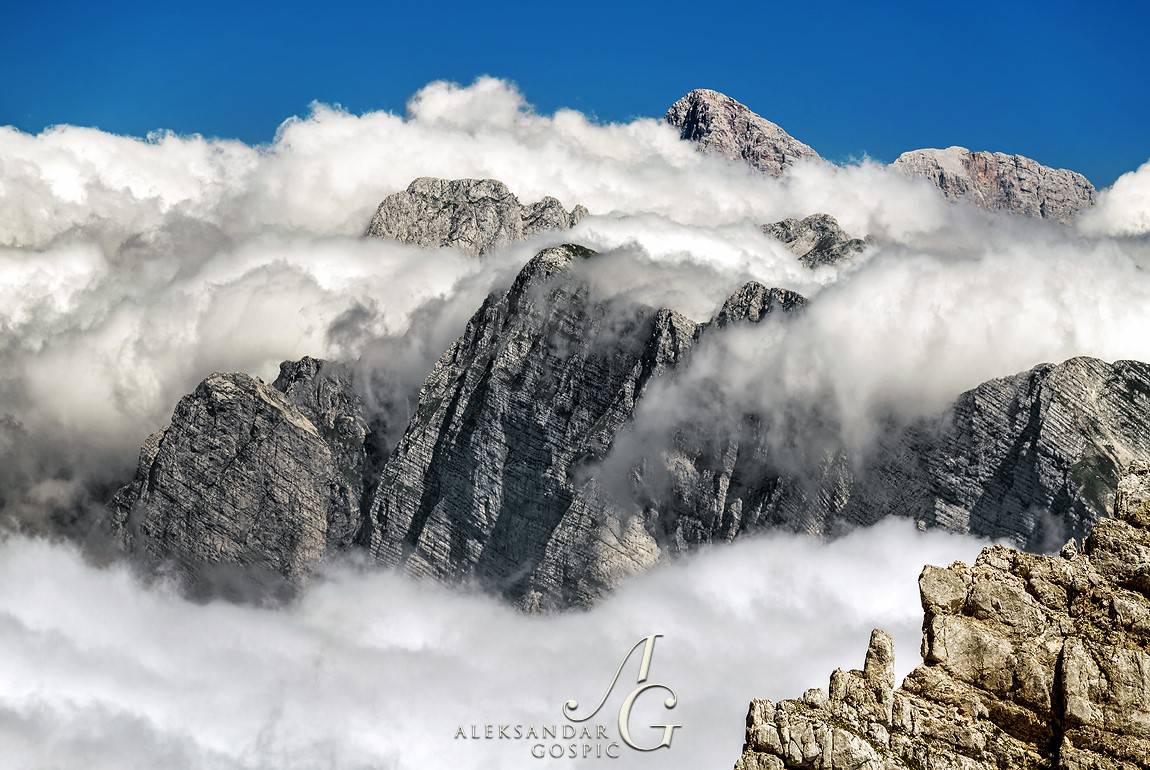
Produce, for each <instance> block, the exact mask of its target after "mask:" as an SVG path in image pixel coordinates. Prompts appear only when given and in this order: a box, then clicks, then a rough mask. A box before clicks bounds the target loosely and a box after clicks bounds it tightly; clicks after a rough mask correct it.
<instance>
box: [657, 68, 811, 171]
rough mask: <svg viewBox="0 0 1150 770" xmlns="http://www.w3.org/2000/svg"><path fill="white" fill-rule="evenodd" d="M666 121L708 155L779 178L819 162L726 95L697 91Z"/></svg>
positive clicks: (678, 104) (804, 147)
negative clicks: (796, 167) (789, 170)
mask: <svg viewBox="0 0 1150 770" xmlns="http://www.w3.org/2000/svg"><path fill="white" fill-rule="evenodd" d="M663 119H664V120H665V121H666V122H667V123H669V124H670V125H672V126H674V127H675V128H677V129H679V136H680V137H682V138H683V139H686V140H689V141H692V142H695V143H696V144H697V145H698V146H699V149H701V150H703V151H704V152H710V153H714V154H716V155H721V156H723V157H725V158H730V159H731V160H743V161H745V162H746V163H747V164H748V165H750V166H752V167H753V168H756V169H758V170H759V171H763V172H765V173H767V174H770V175H771V176H779V175H781V174H782V173H783V171H785V170H786V169H787V168H788V167H790V166H792V165H794V164H795V163H796V162H798V161H799V160H802V159H815V160H818V159H819V155H818V153H817V152H815V151H814V150H813V149H811V148H810V147H808V146H807V145H805V144H803V143H802V142H800V141H799V140H798V139H795V138H794V137H793V136H791V135H790V134H788V133H787V132H786V131H784V130H783V129H782V128H780V127H779V126H777V125H776V124H774V123H772V122H771V121H769V120H767V119H766V118H764V117H761V116H759V115H756V114H755V113H754V112H752V111H751V109H750V108H749V107H747V106H746V105H744V104H740V103H739V102H737V101H735V100H734V99H732V98H731V97H729V96H727V95H726V94H721V93H719V92H718V91H712V90H710V89H707V88H696V89H695V90H694V91H691V92H690V93H688V94H686V95H685V96H683V97H682V98H681V99H679V100H678V101H677V102H675V103H674V104H672V105H671V107H670V109H668V110H667V114H666V115H665V116H664V117H663Z"/></svg>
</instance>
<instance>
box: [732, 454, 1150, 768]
mask: <svg viewBox="0 0 1150 770" xmlns="http://www.w3.org/2000/svg"><path fill="white" fill-rule="evenodd" d="M1147 565H1150V465H1146V464H1144V463H1139V464H1135V465H1134V466H1133V467H1132V469H1131V472H1130V473H1129V474H1128V475H1127V476H1126V477H1125V478H1123V480H1122V482H1121V483H1120V484H1119V487H1118V495H1117V498H1116V503H1115V511H1114V516H1113V517H1112V518H1107V519H1103V520H1101V521H1099V522H1098V524H1097V526H1096V527H1095V528H1094V531H1093V532H1092V533H1091V534H1090V536H1089V537H1088V538H1087V539H1086V540H1085V542H1084V543H1083V546H1082V549H1081V550H1079V548H1078V547H1077V546H1076V544H1075V542H1074V541H1071V542H1070V543H1068V544H1067V545H1066V546H1065V547H1064V548H1063V549H1062V551H1061V553H1060V554H1059V555H1057V556H1038V555H1032V554H1026V553H1021V552H1018V551H1014V550H1011V549H1009V548H1005V547H1002V546H994V547H991V548H987V549H985V550H984V551H983V552H982V554H981V555H980V556H979V557H978V559H977V560H976V561H975V563H974V565H973V566H967V565H965V564H962V563H957V562H956V563H955V564H952V565H950V566H949V567H943V568H939V567H926V568H925V569H924V570H923V572H922V575H921V577H920V578H919V590H920V594H921V597H922V606H923V610H924V613H925V619H924V622H923V641H922V655H923V662H922V665H921V666H919V667H918V668H916V669H915V670H914V671H913V672H912V673H911V674H910V675H909V676H908V677H907V678H906V680H905V681H904V682H903V683H902V685H901V686H900V687H897V688H896V687H895V679H894V668H893V664H894V649H893V644H892V642H891V639H890V637H889V636H888V635H887V634H886V633H885V632H883V631H879V630H876V631H875V632H874V634H873V635H872V637H871V641H870V646H869V648H868V650H867V653H866V660H865V664H864V666H863V670H862V671H843V670H841V669H839V670H837V671H835V672H834V674H832V675H831V680H830V687H829V689H828V691H827V692H824V691H822V690H817V689H816V690H810V691H808V692H807V693H806V694H805V695H803V697H802V698H801V699H799V700H786V701H782V702H780V703H772V702H771V701H768V700H756V701H754V702H753V703H752V704H751V707H750V712H749V714H748V716H747V734H746V743H745V744H744V747H743V755H742V757H741V758H740V759H739V761H738V763H737V764H736V770H785V769H787V768H795V769H796V770H798V768H803V769H804V770H807V769H810V768H814V769H817V770H840V769H842V770H846V768H851V770H858V769H859V768H864V769H865V770H893V769H894V768H906V767H929V768H934V769H935V770H982V769H983V768H985V769H986V770H991V769H995V770H997V769H998V768H1020V769H1022V770H1026V769H1028V768H1034V769H1035V770H1037V769H1038V768H1044V769H1045V768H1064V769H1065V770H1119V768H1123V769H1127V768H1144V767H1147V766H1150V730H1147V727H1146V725H1147V724H1148V723H1150V676H1148V675H1147V671H1148V670H1150V599H1148V589H1150V581H1148V580H1147Z"/></svg>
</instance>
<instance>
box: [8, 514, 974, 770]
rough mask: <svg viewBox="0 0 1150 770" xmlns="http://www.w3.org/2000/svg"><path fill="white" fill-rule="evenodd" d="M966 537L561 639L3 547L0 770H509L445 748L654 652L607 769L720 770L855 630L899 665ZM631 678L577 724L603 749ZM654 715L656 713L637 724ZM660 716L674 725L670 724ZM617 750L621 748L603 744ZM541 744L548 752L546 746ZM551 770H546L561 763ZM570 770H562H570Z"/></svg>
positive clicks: (335, 587)
mask: <svg viewBox="0 0 1150 770" xmlns="http://www.w3.org/2000/svg"><path fill="white" fill-rule="evenodd" d="M978 546H979V544H978V543H977V542H975V541H973V540H971V539H969V538H964V537H959V536H956V535H946V534H942V533H920V532H917V531H915V530H914V528H913V526H911V525H909V523H908V522H888V523H886V524H883V525H881V526H879V527H876V528H873V529H871V530H867V531H860V532H857V533H854V534H852V535H849V536H847V537H845V538H842V539H840V540H838V541H836V542H834V543H832V544H830V545H821V544H818V543H816V542H814V541H812V540H810V539H807V538H802V537H798V536H787V535H780V534H776V535H771V536H767V537H763V538H760V539H752V540H749V541H746V542H741V543H739V544H736V545H733V546H730V547H725V548H722V549H715V550H712V551H708V552H705V553H702V554H699V555H697V556H695V557H692V558H690V559H688V560H685V561H683V562H680V563H678V564H675V565H673V566H669V567H665V568H662V569H658V570H656V571H654V572H652V573H649V574H647V575H645V576H642V577H640V578H637V579H636V580H634V581H633V582H631V583H630V584H628V585H627V586H626V587H625V588H624V589H622V590H621V591H620V592H619V593H618V594H616V595H615V596H613V597H612V598H610V599H609V600H607V601H606V602H604V603H603V604H602V605H601V606H599V607H597V608H596V609H594V610H592V611H589V612H586V613H573V614H569V615H565V616H561V617H555V618H537V617H528V616H524V615H521V614H519V613H517V612H515V611H514V610H511V609H510V608H508V607H506V606H503V605H500V604H498V603H496V602H495V601H494V600H492V599H489V598H485V597H480V596H472V595H467V594H461V593H458V592H453V591H450V590H448V589H444V588H439V587H435V586H431V585H428V584H419V583H414V582H411V581H410V580H408V579H404V578H401V577H398V576H396V575H392V574H386V573H382V574H381V573H378V572H366V573H364V572H357V571H354V570H350V569H345V570H341V571H336V572H333V573H331V574H329V575H328V576H327V577H326V578H325V579H324V580H322V581H321V582H319V583H318V584H316V585H314V586H313V587H312V588H311V589H309V590H308V591H307V592H306V593H304V594H303V596H301V597H300V599H299V601H298V603H297V604H296V605H294V606H292V607H289V608H286V609H280V610H269V609H258V608H253V607H243V606H236V605H230V604H226V603H222V602H215V603H210V604H206V605H196V604H191V603H189V602H187V601H185V600H183V599H181V598H179V597H178V596H177V595H175V594H174V593H173V592H171V591H170V590H168V589H167V588H165V587H163V586H154V587H152V588H146V587H143V586H141V585H140V584H139V583H138V582H137V581H136V580H135V579H134V578H133V577H132V576H131V575H130V574H129V572H128V571H127V570H126V569H125V568H123V567H121V566H116V567H110V568H103V569H99V568H95V567H92V566H90V565H88V564H86V563H85V562H84V561H83V559H82V558H81V557H80V556H79V555H78V553H77V552H76V550H75V549H74V548H72V547H69V546H63V545H52V544H49V543H48V542H46V541H43V540H30V539H25V538H19V537H9V538H7V539H5V540H4V541H3V542H2V543H0V681H3V682H4V683H5V684H4V687H3V688H2V689H0V743H3V745H4V746H5V751H4V754H3V756H0V767H12V768H17V767H19V768H28V767H74V766H76V765H77V764H78V763H79V762H80V759H79V758H80V757H83V760H82V762H83V766H84V767H88V768H92V769H93V770H99V769H101V768H107V769H108V770H112V769H113V768H114V769H115V770H125V769H126V768H153V767H169V768H189V769H191V768H195V769H196V770H202V769H204V768H219V769H220V770H224V769H227V770H231V769H233V768H236V769H238V768H276V770H292V769H295V768H309V769H310V768H319V767H327V768H380V767H384V768H397V769H400V768H411V769H412V770H415V769H416V768H427V767H456V768H519V767H531V766H536V765H537V764H538V762H539V760H537V759H533V758H532V757H531V755H530V751H531V747H532V745H534V744H533V742H506V741H505V742H500V741H491V742H484V741H476V742H468V741H460V740H456V739H455V738H454V736H455V732H456V729H457V727H458V726H460V725H467V726H470V725H471V724H473V723H477V724H484V723H487V722H491V723H496V724H506V723H510V724H517V723H518V724H546V725H552V724H556V723H560V724H561V723H562V717H561V713H560V707H561V706H562V704H563V703H564V702H565V701H566V700H567V699H569V698H578V699H582V700H583V701H584V702H587V703H592V702H597V701H598V700H599V698H601V697H602V694H603V693H604V692H605V691H606V688H607V685H608V683H609V682H610V680H611V677H612V676H613V674H614V673H615V669H616V668H617V667H618V666H619V663H620V661H621V660H622V658H623V655H624V654H625V653H626V651H627V650H628V649H630V648H631V646H632V645H633V644H635V642H636V641H638V640H639V639H641V638H642V637H644V636H646V635H648V634H651V633H661V634H664V635H665V636H664V638H663V639H661V640H659V641H658V642H657V643H656V648H655V655H654V658H653V666H652V669H651V673H652V681H658V682H665V683H666V684H667V685H669V686H670V687H672V688H673V689H674V691H675V693H676V694H677V696H678V698H679V705H678V706H677V707H676V709H675V710H674V711H673V712H663V711H662V710H661V709H660V708H658V703H657V702H656V701H657V699H656V698H652V699H650V702H649V703H648V702H641V704H640V706H641V709H642V710H640V711H637V712H636V714H635V718H634V724H635V733H636V737H637V739H638V740H641V741H643V742H644V743H648V742H649V743H652V744H653V743H656V742H657V737H656V738H655V740H649V739H650V738H651V736H652V735H654V733H655V731H651V730H649V729H648V728H647V727H646V725H648V724H660V723H664V722H667V721H671V722H674V723H681V724H682V725H683V728H682V730H681V731H679V732H678V733H677V735H676V737H675V739H674V742H673V745H672V749H671V750H670V751H659V752H654V753H652V754H648V755H640V754H638V753H637V752H633V751H631V750H630V749H626V748H624V749H623V751H624V752H625V753H624V756H623V761H624V764H623V766H625V767H651V768H654V767H670V768H698V767H726V766H729V765H731V764H733V763H734V760H735V759H736V758H737V755H738V751H739V747H740V746H741V745H742V726H743V718H744V716H745V714H746V707H747V703H748V702H749V701H750V699H751V698H752V697H768V696H769V697H774V698H782V697H797V696H798V695H800V694H801V693H802V691H803V690H804V689H806V688H809V687H823V688H825V687H826V684H827V679H828V677H829V674H830V672H831V670H832V669H834V668H835V667H838V666H843V667H848V668H857V667H861V665H862V656H863V653H864V652H865V650H866V643H867V638H868V635H869V632H870V630H871V628H872V627H875V626H881V627H883V628H886V629H887V630H888V631H890V632H892V633H893V634H894V636H895V639H896V644H897V647H896V651H897V653H898V666H899V673H900V675H901V674H905V673H906V672H908V671H909V670H910V668H911V667H913V665H915V663H916V661H917V649H918V639H919V627H920V625H921V620H922V618H921V612H920V610H919V605H918V598H917V581H916V578H917V575H918V572H919V570H920V569H921V565H922V564H923V563H926V562H930V563H935V564H947V563H950V562H951V561H953V560H955V559H965V560H969V559H970V558H972V557H973V556H974V555H975V553H976V551H977V548H978ZM636 664H637V662H636V661H635V660H634V659H633V660H632V664H631V666H629V667H628V669H627V670H626V672H625V676H624V678H623V679H622V680H621V683H620V685H619V687H618V688H617V689H616V691H615V695H614V696H613V698H612V699H611V701H610V702H609V703H608V705H607V707H606V708H605V710H604V717H603V718H602V719H601V720H599V719H598V718H597V719H596V720H595V721H598V722H601V723H602V724H605V725H607V726H608V727H609V729H610V731H611V734H612V735H616V730H615V725H614V721H615V714H616V713H617V710H618V707H619V704H620V701H621V698H622V697H624V696H625V694H626V693H627V692H629V691H630V689H632V688H633V687H634V683H633V680H634V677H635V669H636V667H637V666H636ZM652 704H654V705H652ZM666 716H670V717H673V719H670V720H668V719H665V718H664V717H666ZM616 739H617V738H616ZM547 743H548V744H549V743H551V742H550V741H548V742H547ZM559 764H564V763H559ZM568 764H569V763H568Z"/></svg>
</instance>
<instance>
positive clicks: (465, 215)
mask: <svg viewBox="0 0 1150 770" xmlns="http://www.w3.org/2000/svg"><path fill="white" fill-rule="evenodd" d="M586 215H587V209H585V208H583V207H582V206H575V208H574V209H572V210H571V211H567V210H566V209H565V208H563V204H562V203H560V202H559V201H558V200H557V199H555V198H552V197H550V196H548V197H546V198H544V199H543V200H540V201H536V202H535V203H531V204H528V205H522V204H520V202H519V199H518V198H516V197H515V196H514V195H513V194H512V193H511V191H510V190H508V189H507V185H505V184H503V183H502V182H499V181H496V180H494V179H435V178H432V177H420V178H419V179H416V180H415V181H413V182H412V183H411V184H410V185H408V186H407V189H406V190H404V191H403V192H398V193H395V194H393V195H389V196H387V197H386V198H384V200H383V202H382V203H380V204H379V208H378V209H377V210H376V212H375V216H373V217H372V219H371V222H370V224H368V226H367V230H366V231H365V232H364V236H365V237H368V238H391V239H393V240H397V241H400V242H402V243H410V244H414V245H416V246H425V247H429V248H438V247H441V246H450V247H452V248H456V249H459V250H461V251H464V252H466V253H468V254H471V255H473V256H477V257H479V256H483V255H484V254H486V253H487V252H489V251H491V250H492V249H494V248H497V247H499V246H505V245H507V244H509V243H513V242H515V241H519V240H523V239H524V238H529V237H531V236H532V235H535V234H537V233H541V232H546V231H549V230H566V229H568V228H571V227H574V226H575V225H576V224H578V222H579V220H580V219H582V218H583V217H584V216H586Z"/></svg>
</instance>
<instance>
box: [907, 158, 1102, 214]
mask: <svg viewBox="0 0 1150 770" xmlns="http://www.w3.org/2000/svg"><path fill="white" fill-rule="evenodd" d="M891 168H893V169H895V170H896V171H899V172H901V173H904V174H907V175H909V176H917V177H922V178H924V179H926V180H927V181H929V182H930V183H931V184H933V185H934V186H935V187H937V188H938V189H939V190H940V191H942V194H943V195H945V196H946V197H947V198H949V199H950V200H964V201H968V202H970V203H973V204H974V205H975V206H980V207H982V208H985V209H995V210H1000V211H1012V212H1014V213H1016V214H1026V215H1028V216H1032V217H1041V218H1043V219H1055V220H1058V221H1061V222H1069V221H1070V220H1071V219H1073V218H1074V215H1075V214H1077V213H1078V212H1079V211H1081V210H1082V209H1084V208H1086V207H1088V206H1092V205H1094V199H1095V197H1096V194H1097V191H1096V190H1095V189H1094V185H1092V184H1091V183H1090V181H1089V180H1087V179H1086V177H1084V176H1082V174H1079V173H1076V172H1074V171H1069V170H1067V169H1063V168H1050V167H1049V166H1044V165H1042V164H1041V163H1039V162H1037V161H1035V160H1031V159H1030V158H1027V157H1024V156H1022V155H1007V154H1006V153H1002V152H971V151H970V150H968V149H966V148H965V147H948V148H946V149H945V150H937V149H928V150H913V151H911V152H904V153H903V154H902V155H900V156H899V157H898V158H897V159H896V160H895V161H894V163H892V164H891Z"/></svg>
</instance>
